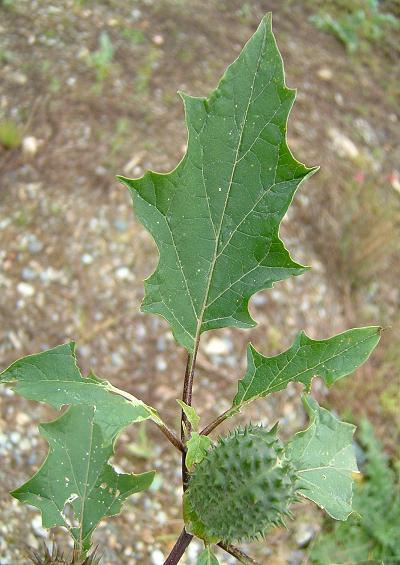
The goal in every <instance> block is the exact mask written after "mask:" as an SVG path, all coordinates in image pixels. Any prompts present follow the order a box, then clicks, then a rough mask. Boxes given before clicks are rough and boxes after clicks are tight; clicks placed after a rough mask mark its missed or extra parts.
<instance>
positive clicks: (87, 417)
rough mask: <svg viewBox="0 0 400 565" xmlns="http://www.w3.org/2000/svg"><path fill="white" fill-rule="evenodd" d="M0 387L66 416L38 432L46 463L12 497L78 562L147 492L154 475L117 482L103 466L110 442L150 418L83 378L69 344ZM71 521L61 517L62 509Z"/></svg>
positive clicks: (142, 407)
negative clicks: (69, 544)
mask: <svg viewBox="0 0 400 565" xmlns="http://www.w3.org/2000/svg"><path fill="white" fill-rule="evenodd" d="M0 382H3V383H10V382H15V383H16V385H15V390H16V392H18V393H19V394H21V395H22V396H24V397H25V398H27V399H30V400H37V401H41V402H45V403H47V404H49V405H51V406H53V407H54V408H56V409H60V408H61V407H62V406H64V405H70V408H69V409H68V410H67V411H66V412H65V413H64V414H63V415H62V416H61V417H60V418H58V419H57V420H55V421H54V422H51V423H49V424H43V425H41V426H40V430H41V433H42V434H43V435H44V437H45V438H46V439H47V441H48V442H49V453H48V456H47V459H46V461H45V462H44V464H43V465H42V467H41V468H40V469H39V471H38V472H37V473H36V475H34V476H33V477H32V478H31V479H30V480H29V481H28V482H27V483H25V484H24V485H22V486H21V487H20V488H18V489H16V490H15V491H14V492H13V493H12V494H13V496H15V497H16V498H18V499H19V500H21V501H22V502H25V503H28V504H32V505H33V506H36V507H37V508H39V509H40V511H41V513H42V520H43V525H44V526H45V527H52V526H65V527H67V528H68V529H69V530H70V532H71V534H72V536H73V537H74V539H75V542H76V544H77V546H78V547H79V549H80V550H81V551H82V552H83V554H85V552H86V551H87V550H88V548H89V546H90V537H91V534H92V532H93V530H94V529H95V527H96V526H97V524H98V523H99V521H100V520H101V519H102V518H103V517H106V516H111V515H113V514H116V513H118V512H119V511H120V509H121V506H122V503H123V501H124V500H125V499H126V498H127V497H128V496H129V495H131V494H133V493H135V492H139V491H140V490H143V489H145V488H148V487H149V486H150V484H151V482H152V480H153V477H154V473H153V472H149V473H143V474H141V475H133V474H132V475H129V474H125V475H120V474H118V473H116V472H115V470H114V469H113V467H111V466H110V465H109V464H108V460H109V458H110V457H111V456H112V455H113V452H114V442H115V439H116V437H117V435H118V434H119V433H120V432H121V430H123V428H125V427H126V426H128V425H129V424H132V423H134V422H140V421H142V420H146V419H148V418H152V419H153V420H155V421H157V422H159V417H158V415H157V413H156V412H155V411H154V410H153V409H152V408H150V407H149V406H147V405H146V404H144V403H143V402H142V401H140V400H138V399H136V398H134V397H133V396H130V395H129V400H127V399H126V398H123V397H122V396H120V395H119V394H115V392H114V391H116V389H115V388H114V387H112V385H110V383H108V382H107V381H103V380H99V379H98V378H97V377H95V376H94V375H90V376H89V377H87V378H83V377H82V374H81V372H80V370H79V368H78V366H77V364H76V356H75V346H74V344H73V343H69V344H65V345H59V346H57V347H54V348H53V349H49V350H47V351H43V352H42V353H38V354H35V355H28V356H27V357H24V358H22V359H19V360H18V361H16V362H15V363H13V364H12V365H11V366H10V367H8V369H6V370H5V371H3V372H2V373H0ZM69 506H70V507H71V509H72V510H73V516H72V517H71V516H70V517H69V516H68V507H69Z"/></svg>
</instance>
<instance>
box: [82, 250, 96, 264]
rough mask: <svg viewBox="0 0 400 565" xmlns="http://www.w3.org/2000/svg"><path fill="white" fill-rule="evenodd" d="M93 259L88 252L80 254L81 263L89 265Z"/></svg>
mask: <svg viewBox="0 0 400 565" xmlns="http://www.w3.org/2000/svg"><path fill="white" fill-rule="evenodd" d="M93 261H94V259H93V256H92V255H90V253H84V254H83V255H82V263H83V264H84V265H90V264H91V263H93Z"/></svg>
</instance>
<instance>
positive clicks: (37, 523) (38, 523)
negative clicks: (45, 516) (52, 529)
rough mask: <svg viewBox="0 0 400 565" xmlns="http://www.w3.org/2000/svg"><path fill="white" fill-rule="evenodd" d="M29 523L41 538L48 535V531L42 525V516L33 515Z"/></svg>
mask: <svg viewBox="0 0 400 565" xmlns="http://www.w3.org/2000/svg"><path fill="white" fill-rule="evenodd" d="M31 525H32V529H33V531H34V532H35V534H36V535H38V536H40V537H41V538H47V537H48V536H49V533H48V531H46V530H45V529H44V528H43V527H42V518H41V517H40V516H35V517H34V518H33V520H32V521H31Z"/></svg>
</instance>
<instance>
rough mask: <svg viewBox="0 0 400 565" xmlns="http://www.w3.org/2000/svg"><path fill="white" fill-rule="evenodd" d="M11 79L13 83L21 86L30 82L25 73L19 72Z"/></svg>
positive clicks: (11, 76) (13, 74)
mask: <svg viewBox="0 0 400 565" xmlns="http://www.w3.org/2000/svg"><path fill="white" fill-rule="evenodd" d="M10 79H11V80H12V82H14V83H15V84H20V85H22V84H26V83H27V81H28V78H27V76H26V75H24V74H23V73H20V72H18V71H17V72H15V73H12V74H11V75H10Z"/></svg>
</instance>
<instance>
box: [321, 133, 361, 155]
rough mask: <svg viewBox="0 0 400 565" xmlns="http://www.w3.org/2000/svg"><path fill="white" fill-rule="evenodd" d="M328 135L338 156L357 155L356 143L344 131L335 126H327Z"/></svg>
mask: <svg viewBox="0 0 400 565" xmlns="http://www.w3.org/2000/svg"><path fill="white" fill-rule="evenodd" d="M328 135H329V137H330V138H331V141H332V147H333V149H334V150H335V151H336V153H337V154H338V155H339V156H340V157H347V158H349V159H355V158H356V157H358V155H359V151H358V149H357V146H356V144H355V143H354V142H353V141H352V140H351V139H350V138H348V137H347V136H346V135H345V134H344V133H342V132H341V131H339V130H337V129H336V128H329V130H328Z"/></svg>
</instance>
